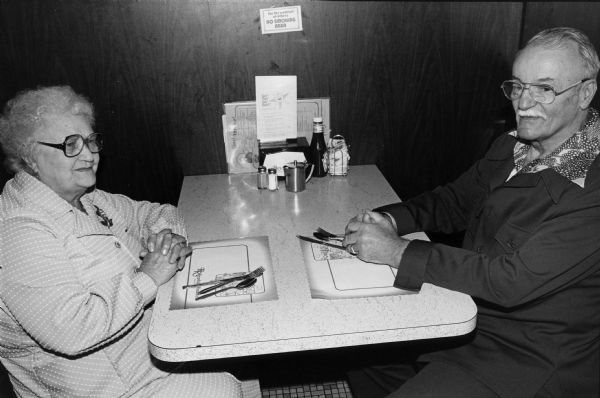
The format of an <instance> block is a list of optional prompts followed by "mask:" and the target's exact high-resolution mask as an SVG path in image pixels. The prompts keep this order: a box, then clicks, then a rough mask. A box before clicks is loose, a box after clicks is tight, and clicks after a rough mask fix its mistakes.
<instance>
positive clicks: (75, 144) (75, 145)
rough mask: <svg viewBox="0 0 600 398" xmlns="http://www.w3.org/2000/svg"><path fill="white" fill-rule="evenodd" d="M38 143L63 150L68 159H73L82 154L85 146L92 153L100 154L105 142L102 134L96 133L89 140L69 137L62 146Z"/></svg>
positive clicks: (74, 136)
mask: <svg viewBox="0 0 600 398" xmlns="http://www.w3.org/2000/svg"><path fill="white" fill-rule="evenodd" d="M37 143H38V144H42V145H46V146H49V147H52V148H57V149H62V151H63V153H64V154H65V156H66V157H68V158H72V157H74V156H77V155H79V154H80V153H81V151H82V150H83V145H84V144H85V145H86V146H87V147H88V149H89V150H90V152H91V153H98V152H100V151H101V150H102V146H103V144H104V140H103V138H102V134H101V133H94V134H90V135H89V136H88V137H87V138H83V137H82V136H81V135H80V134H73V135H69V136H67V137H66V138H65V140H64V141H63V143H62V144H52V143H49V142H41V141H38V142H37Z"/></svg>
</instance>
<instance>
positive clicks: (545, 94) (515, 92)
mask: <svg viewBox="0 0 600 398" xmlns="http://www.w3.org/2000/svg"><path fill="white" fill-rule="evenodd" d="M586 80H589V79H583V80H580V81H578V82H577V83H575V84H572V85H570V86H569V87H567V88H565V89H564V90H562V91H558V92H557V91H556V90H555V89H554V87H552V86H549V85H547V84H529V83H521V82H518V81H513V80H507V81H505V82H503V83H502V86H501V88H502V92H503V93H504V96H505V97H506V98H508V99H509V100H511V101H514V100H517V99H519V98H521V95H523V90H525V89H528V90H529V94H530V95H531V97H532V98H533V99H534V100H536V101H537V102H539V103H541V104H551V103H552V102H554V99H555V98H556V96H557V95H561V94H562V93H564V92H566V91H568V90H570V89H572V88H573V87H575V86H577V85H578V84H581V83H583V82H585V81H586Z"/></svg>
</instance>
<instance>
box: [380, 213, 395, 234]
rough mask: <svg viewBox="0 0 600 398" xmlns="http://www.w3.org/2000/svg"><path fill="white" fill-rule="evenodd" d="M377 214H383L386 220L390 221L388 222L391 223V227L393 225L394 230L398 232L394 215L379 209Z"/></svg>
mask: <svg viewBox="0 0 600 398" xmlns="http://www.w3.org/2000/svg"><path fill="white" fill-rule="evenodd" d="M378 213H379V214H383V215H384V216H385V217H386V218H387V220H388V221H389V222H390V224H392V227H394V231H396V232H398V226H397V225H396V220H395V219H394V217H392V215H391V214H390V213H388V212H386V211H379V212H378Z"/></svg>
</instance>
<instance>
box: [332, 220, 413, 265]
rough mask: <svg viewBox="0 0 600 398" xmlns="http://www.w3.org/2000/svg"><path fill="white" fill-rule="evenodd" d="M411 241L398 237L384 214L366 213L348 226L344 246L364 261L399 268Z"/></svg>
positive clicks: (351, 221)
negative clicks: (403, 254)
mask: <svg viewBox="0 0 600 398" xmlns="http://www.w3.org/2000/svg"><path fill="white" fill-rule="evenodd" d="M408 243H409V241H408V240H406V239H403V238H401V237H399V236H398V234H397V233H396V229H395V228H394V226H393V225H392V223H391V222H390V220H389V219H388V218H387V217H386V216H384V215H383V214H380V213H376V212H372V211H365V212H362V213H361V214H359V215H357V216H355V217H353V218H352V219H350V221H349V222H348V225H346V236H345V238H344V241H343V245H344V246H346V248H347V250H348V251H349V252H350V253H353V254H356V255H357V256H358V258H360V259H361V260H363V261H367V262H370V263H378V264H387V265H389V266H392V267H394V268H398V265H399V264H400V260H401V259H402V253H403V252H404V249H405V248H406V246H407V245H408Z"/></svg>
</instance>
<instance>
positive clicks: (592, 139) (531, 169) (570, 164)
mask: <svg viewBox="0 0 600 398" xmlns="http://www.w3.org/2000/svg"><path fill="white" fill-rule="evenodd" d="M509 134H510V135H512V136H513V137H517V131H516V130H514V131H511V132H510V133H509ZM599 135H600V117H599V114H598V111H596V110H595V109H593V108H590V109H589V111H588V117H587V121H586V123H585V126H584V127H583V129H582V130H580V131H578V132H576V133H575V134H573V135H572V136H571V137H570V138H569V139H567V140H566V141H565V142H563V143H562V144H560V146H559V147H558V148H556V149H555V150H554V151H552V153H550V154H548V155H547V156H544V157H542V158H538V159H535V160H532V161H531V162H529V163H526V162H527V153H528V152H529V149H530V148H531V145H529V144H526V143H524V142H522V141H518V142H517V144H516V145H515V149H514V160H515V168H514V169H513V171H512V173H510V176H509V177H508V179H507V180H510V179H511V178H512V177H513V176H515V175H516V174H521V173H537V172H538V171H542V170H545V169H548V168H550V169H553V170H554V171H556V172H557V173H558V174H560V175H562V176H563V177H565V178H568V179H569V180H570V181H572V182H574V183H575V184H577V185H579V186H580V187H583V186H584V184H585V176H586V174H587V171H588V169H589V167H590V165H591V164H592V162H593V161H594V159H595V158H596V156H597V155H598V153H600V139H599Z"/></svg>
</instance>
